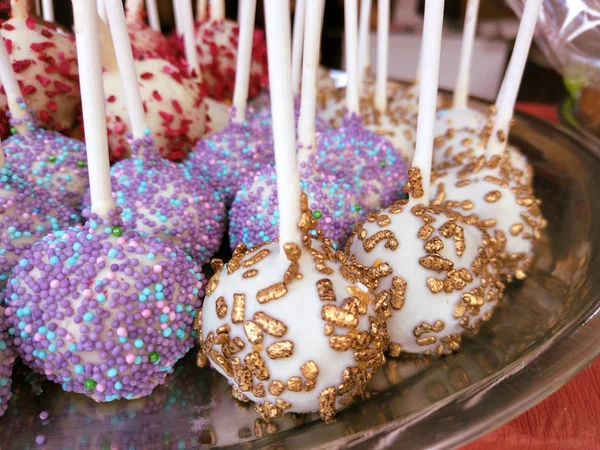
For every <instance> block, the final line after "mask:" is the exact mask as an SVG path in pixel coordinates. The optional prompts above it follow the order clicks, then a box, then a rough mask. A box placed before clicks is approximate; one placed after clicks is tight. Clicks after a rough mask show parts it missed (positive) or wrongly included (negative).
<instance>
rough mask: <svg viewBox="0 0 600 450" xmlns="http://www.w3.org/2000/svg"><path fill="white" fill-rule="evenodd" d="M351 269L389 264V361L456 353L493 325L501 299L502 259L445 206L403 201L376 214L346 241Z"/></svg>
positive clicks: (385, 281) (385, 285)
mask: <svg viewBox="0 0 600 450" xmlns="http://www.w3.org/2000/svg"><path fill="white" fill-rule="evenodd" d="M346 254H347V257H348V258H349V259H350V261H356V262H357V263H360V264H363V265H365V266H367V267H379V266H381V265H383V264H386V265H387V266H388V267H389V268H391V271H389V272H388V275H387V276H386V277H385V278H382V279H381V280H380V281H379V289H380V291H378V292H380V293H381V292H382V291H385V292H386V303H387V309H388V310H389V312H390V313H391V316H390V318H389V319H388V322H387V323H388V331H389V334H390V340H391V344H390V354H391V355H392V356H398V355H399V354H400V352H407V353H424V354H432V355H442V354H447V353H451V352H453V351H455V350H458V348H459V347H460V344H461V335H462V333H463V331H465V330H473V331H475V332H476V331H477V330H478V328H479V326H480V324H481V323H482V322H483V321H486V320H489V318H490V317H491V315H492V312H493V310H494V308H495V307H496V305H497V304H498V302H499V300H500V299H501V297H502V293H503V284H502V282H501V281H500V278H499V270H498V267H497V266H498V265H499V264H498V262H497V257H496V252H495V249H494V246H493V243H492V240H491V239H490V237H489V235H488V234H487V233H486V232H485V231H484V229H483V228H478V227H477V226H475V225H471V224H469V223H468V222H467V221H465V220H463V219H462V218H461V216H460V215H459V214H457V213H454V212H451V211H450V210H447V209H444V208H443V207H441V206H435V205H434V206H425V205H420V204H415V203H409V204H406V201H400V202H397V203H396V204H394V205H392V206H391V207H390V208H387V209H384V210H382V211H380V212H376V213H372V214H370V215H369V216H368V217H367V220H366V221H365V222H363V223H362V224H360V225H358V226H357V228H356V230H355V233H353V236H352V237H351V239H350V240H349V241H348V244H347V247H346Z"/></svg>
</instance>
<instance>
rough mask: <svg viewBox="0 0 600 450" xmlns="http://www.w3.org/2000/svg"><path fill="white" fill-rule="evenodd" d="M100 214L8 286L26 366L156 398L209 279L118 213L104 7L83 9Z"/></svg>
mask: <svg viewBox="0 0 600 450" xmlns="http://www.w3.org/2000/svg"><path fill="white" fill-rule="evenodd" d="M74 13H75V21H76V30H77V31H76V35H77V47H78V55H79V70H80V73H81V83H82V87H83V89H82V100H83V103H82V105H83V113H84V118H85V119H86V120H85V131H86V136H87V137H88V147H87V151H88V160H89V166H90V167H93V168H94V172H93V173H92V174H91V175H92V176H91V177H90V185H91V194H92V212H91V213H90V214H89V220H88V222H87V224H86V225H85V226H82V227H76V228H69V229H67V230H65V231H62V232H58V233H55V234H50V235H48V236H47V237H46V238H44V240H42V241H40V242H38V243H36V244H35V245H34V246H33V248H32V250H31V251H30V252H28V253H27V254H26V255H25V257H24V258H23V259H21V261H20V263H19V265H18V269H17V270H15V271H13V278H12V280H11V282H10V283H9V286H8V291H7V299H8V300H9V305H8V307H7V310H6V314H5V315H6V317H8V324H9V326H10V327H11V328H10V329H9V331H10V332H11V333H13V336H14V344H15V346H16V347H17V349H18V352H19V355H20V356H21V358H22V359H23V361H24V362H25V363H26V364H27V365H29V366H30V367H31V368H32V369H33V370H34V371H36V372H39V373H42V374H44V375H45V376H46V377H48V379H50V380H51V381H54V382H56V383H60V384H61V385H62V387H63V389H64V390H66V391H72V392H78V393H82V394H84V395H87V396H89V397H91V398H93V399H95V400H97V401H112V400H116V399H119V398H125V399H132V398H137V397H141V396H145V395H148V394H150V393H151V392H152V390H153V389H154V388H155V387H156V386H157V385H158V384H161V383H163V382H164V379H165V377H166V375H167V374H168V373H169V372H171V371H172V370H173V364H174V363H175V362H176V361H177V360H178V359H180V358H181V357H182V356H183V355H184V354H185V353H186V352H187V351H188V350H189V349H190V348H191V346H192V345H193V340H194V337H193V335H192V322H193V320H194V316H195V308H197V307H198V306H199V304H200V300H199V295H202V293H203V292H202V286H203V283H202V280H203V277H202V274H201V273H200V269H199V267H198V266H197V265H196V264H195V263H194V262H193V261H192V259H191V258H190V257H189V256H187V255H185V254H184V253H183V252H182V251H181V250H178V249H177V248H175V247H173V246H171V245H170V244H169V243H166V242H162V241H160V240H158V239H156V238H154V237H150V236H142V235H141V234H139V233H136V232H133V231H129V230H126V229H124V228H123V222H122V220H121V218H120V216H119V212H120V211H119V210H118V209H117V210H115V209H114V203H113V201H112V196H111V187H110V186H111V182H110V175H109V161H108V152H107V149H108V145H107V137H106V125H105V123H104V121H105V118H104V114H103V111H102V109H103V106H102V105H103V104H104V99H103V96H102V92H101V89H98V86H101V83H102V79H101V62H100V54H99V53H100V51H99V48H98V40H97V36H98V31H97V17H96V11H95V6H94V5H93V3H91V2H88V1H86V0H76V1H75V2H74Z"/></svg>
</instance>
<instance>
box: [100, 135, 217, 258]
mask: <svg viewBox="0 0 600 450" xmlns="http://www.w3.org/2000/svg"><path fill="white" fill-rule="evenodd" d="M132 149H133V152H134V153H140V154H141V157H138V158H130V159H126V160H123V161H120V162H118V163H116V164H115V165H114V166H113V167H112V168H111V174H112V186H113V196H114V198H115V203H116V205H117V206H119V207H121V208H122V209H123V213H122V218H123V222H124V223H125V226H126V227H127V228H133V229H135V230H137V231H140V232H143V233H148V234H149V235H151V236H154V237H157V238H160V239H162V240H165V241H168V242H172V243H173V245H176V246H177V247H178V248H180V249H181V250H183V251H184V252H186V253H188V254H189V255H191V256H192V258H194V260H195V261H197V262H198V263H199V264H205V263H207V262H208V261H209V259H210V258H211V257H212V255H214V254H215V252H216V251H217V250H218V249H219V247H220V245H221V240H222V238H223V235H224V233H225V224H226V220H227V211H226V210H225V204H224V203H223V202H222V201H221V199H220V195H219V194H218V193H217V192H215V190H214V188H213V187H212V186H211V185H209V184H208V182H206V181H205V180H204V179H203V178H201V177H199V176H196V175H195V174H192V172H191V171H190V170H189V169H188V168H187V167H186V166H185V165H183V164H177V163H174V162H171V161H167V160H164V159H162V158H160V155H159V154H158V151H157V150H156V149H155V147H154V146H153V142H152V139H150V138H149V137H146V138H144V139H143V140H141V141H140V140H138V141H136V142H134V143H133V144H132Z"/></svg>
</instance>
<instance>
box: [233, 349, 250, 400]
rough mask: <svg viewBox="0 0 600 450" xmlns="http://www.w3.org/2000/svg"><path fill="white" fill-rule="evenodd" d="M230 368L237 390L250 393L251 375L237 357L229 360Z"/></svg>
mask: <svg viewBox="0 0 600 450" xmlns="http://www.w3.org/2000/svg"><path fill="white" fill-rule="evenodd" d="M231 368H232V369H233V378H234V380H235V382H236V384H237V385H238V387H239V389H240V390H241V391H242V392H248V391H250V390H251V389H252V373H251V372H250V370H249V369H248V368H247V367H246V366H244V365H243V364H242V361H240V359H239V358H238V357H237V356H235V357H233V358H231Z"/></svg>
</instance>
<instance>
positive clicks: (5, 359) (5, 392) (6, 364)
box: [0, 308, 15, 417]
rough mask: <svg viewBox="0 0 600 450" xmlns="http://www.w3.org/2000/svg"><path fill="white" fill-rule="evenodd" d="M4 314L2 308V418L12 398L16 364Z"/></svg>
mask: <svg viewBox="0 0 600 450" xmlns="http://www.w3.org/2000/svg"><path fill="white" fill-rule="evenodd" d="M3 314H4V308H0V417H1V416H2V415H4V413H5V412H6V408H7V407H8V401H9V400H10V398H11V396H12V393H11V391H10V386H11V379H10V377H11V375H12V370H13V364H14V362H15V354H14V350H13V344H12V339H11V338H10V335H9V334H8V328H7V326H6V322H5V320H4V317H3Z"/></svg>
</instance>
